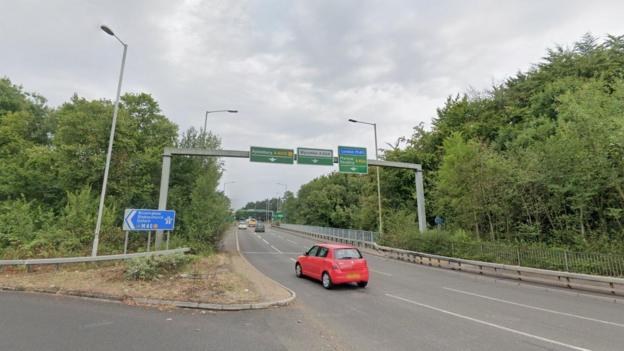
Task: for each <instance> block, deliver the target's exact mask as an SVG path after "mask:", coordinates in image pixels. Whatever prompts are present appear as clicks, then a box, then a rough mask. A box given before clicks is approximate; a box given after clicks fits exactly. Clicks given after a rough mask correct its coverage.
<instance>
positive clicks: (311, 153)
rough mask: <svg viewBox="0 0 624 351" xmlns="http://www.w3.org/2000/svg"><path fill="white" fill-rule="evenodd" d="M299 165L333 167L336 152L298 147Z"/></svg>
mask: <svg viewBox="0 0 624 351" xmlns="http://www.w3.org/2000/svg"><path fill="white" fill-rule="evenodd" d="M297 163H298V164H302V165H317V166H333V165H334V150H327V149H308V148H305V147H298V148H297Z"/></svg>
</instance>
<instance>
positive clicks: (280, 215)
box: [275, 211, 284, 219]
mask: <svg viewBox="0 0 624 351" xmlns="http://www.w3.org/2000/svg"><path fill="white" fill-rule="evenodd" d="M275 219H284V213H283V212H280V211H277V212H275Z"/></svg>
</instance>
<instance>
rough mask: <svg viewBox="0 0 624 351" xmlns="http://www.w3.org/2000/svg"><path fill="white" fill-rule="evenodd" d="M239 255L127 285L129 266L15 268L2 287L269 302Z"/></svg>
mask: <svg viewBox="0 0 624 351" xmlns="http://www.w3.org/2000/svg"><path fill="white" fill-rule="evenodd" d="M240 260H241V258H240V257H238V255H233V254H231V253H219V254H214V255H212V256H209V257H202V258H200V259H199V260H197V261H196V262H195V263H192V264H190V265H188V266H187V267H186V268H185V269H184V270H183V271H182V272H180V273H177V274H174V275H171V276H162V277H159V278H158V279H157V280H154V281H128V280H125V279H124V277H123V272H124V269H125V264H124V263H114V264H106V265H98V266H89V265H84V264H81V265H72V266H61V267H60V268H59V269H58V270H56V269H55V267H49V266H46V267H40V268H37V269H35V270H34V271H33V272H31V273H28V272H26V271H25V270H23V269H19V268H12V269H5V270H4V271H2V272H0V286H1V287H5V288H11V289H19V290H47V291H56V292H58V293H61V294H62V293H64V292H74V293H75V292H80V293H82V294H87V295H88V294H93V295H104V296H111V297H118V298H120V299H123V300H130V301H131V300H132V298H133V297H143V298H155V299H163V300H179V301H193V302H203V303H213V304H239V303H255V302H262V301H265V295H266V294H264V293H260V292H259V291H261V290H259V289H258V288H261V286H259V285H258V284H255V283H254V282H252V280H255V278H254V277H253V276H252V277H249V276H248V274H250V273H249V272H248V271H246V269H245V268H244V266H242V265H241V263H240V262H239V261H240Z"/></svg>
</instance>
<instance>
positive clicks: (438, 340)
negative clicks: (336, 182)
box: [238, 229, 624, 351]
mask: <svg viewBox="0 0 624 351" xmlns="http://www.w3.org/2000/svg"><path fill="white" fill-rule="evenodd" d="M238 237H239V245H240V249H241V251H242V252H243V254H244V255H245V257H247V259H248V260H249V261H250V262H251V263H252V264H253V265H254V266H256V267H257V268H258V269H260V270H261V271H262V272H264V273H265V274H267V275H268V276H270V277H272V278H273V279H275V280H277V281H279V282H280V283H282V284H284V285H286V286H288V287H289V288H291V289H293V290H294V291H295V292H296V293H297V305H299V306H303V307H305V308H306V310H308V311H310V313H312V315H311V316H312V317H314V318H315V319H317V320H320V321H322V322H323V325H325V326H326V327H327V328H328V329H329V330H332V331H334V332H335V334H336V337H337V338H339V339H340V340H341V341H342V342H343V343H344V344H343V346H344V347H345V348H346V349H352V350H375V351H379V350H496V351H499V350H503V349H504V350H506V351H512V350H624V301H622V300H616V299H613V298H609V297H604V296H597V295H588V294H579V293H574V292H571V291H567V290H563V289H555V288H545V287H541V286H535V285H529V284H524V283H516V282H512V281H508V280H500V279H494V278H489V277H482V276H478V275H473V274H467V273H461V272H454V271H449V270H444V269H439V268H434V267H427V266H421V265H414V264H410V263H404V262H398V261H394V260H388V259H384V258H381V257H378V256H374V255H370V254H369V255H366V254H365V257H366V258H367V260H368V263H369V269H370V270H371V278H370V281H369V285H368V287H367V288H365V289H361V288H357V287H356V286H343V287H339V288H336V289H334V290H329V291H328V290H325V289H323V287H322V286H321V285H320V283H318V282H316V281H312V280H309V279H299V278H297V277H295V275H294V271H293V270H294V260H295V258H296V257H297V256H298V255H300V254H301V253H302V252H304V251H305V250H306V249H307V248H309V247H310V246H311V245H313V244H314V243H315V242H314V241H312V240H310V239H308V238H303V237H300V236H297V235H294V234H291V233H288V232H284V231H281V230H276V229H268V231H267V232H266V233H258V234H257V233H254V232H252V231H251V230H243V231H240V232H239V233H238Z"/></svg>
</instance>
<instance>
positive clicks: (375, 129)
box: [349, 118, 383, 236]
mask: <svg viewBox="0 0 624 351" xmlns="http://www.w3.org/2000/svg"><path fill="white" fill-rule="evenodd" d="M349 122H351V123H361V124H368V125H370V126H373V131H374V133H375V160H379V149H378V148H377V123H370V122H363V121H357V120H355V119H353V118H349ZM375 169H376V170H377V207H378V212H379V235H380V236H382V235H383V221H382V219H381V186H380V182H379V166H376V167H375Z"/></svg>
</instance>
